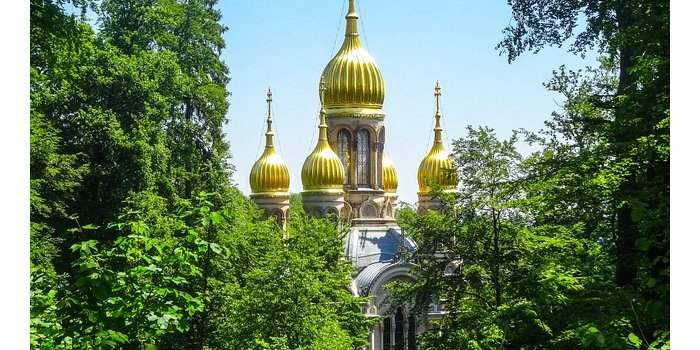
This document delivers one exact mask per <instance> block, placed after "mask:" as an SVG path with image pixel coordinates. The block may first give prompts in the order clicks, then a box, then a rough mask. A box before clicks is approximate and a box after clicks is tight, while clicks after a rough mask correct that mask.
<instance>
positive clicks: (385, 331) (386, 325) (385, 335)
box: [382, 317, 391, 350]
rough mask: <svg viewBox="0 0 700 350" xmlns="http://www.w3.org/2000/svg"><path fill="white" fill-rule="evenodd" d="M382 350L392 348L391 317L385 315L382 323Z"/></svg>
mask: <svg viewBox="0 0 700 350" xmlns="http://www.w3.org/2000/svg"><path fill="white" fill-rule="evenodd" d="M382 350H391V317H385V318H384V322H383V324H382Z"/></svg>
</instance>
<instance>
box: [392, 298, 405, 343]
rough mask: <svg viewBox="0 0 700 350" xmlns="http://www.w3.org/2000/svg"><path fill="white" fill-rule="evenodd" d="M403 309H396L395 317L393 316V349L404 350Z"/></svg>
mask: <svg viewBox="0 0 700 350" xmlns="http://www.w3.org/2000/svg"><path fill="white" fill-rule="evenodd" d="M403 319H404V316H403V308H400V307H399V308H397V309H396V316H394V323H395V328H394V329H395V331H394V349H396V350H399V349H400V350H404V349H406V343H405V341H404V334H403Z"/></svg>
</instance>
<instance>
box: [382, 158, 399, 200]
mask: <svg viewBox="0 0 700 350" xmlns="http://www.w3.org/2000/svg"><path fill="white" fill-rule="evenodd" d="M382 178H383V179H384V191H385V192H389V193H396V189H397V188H398V187H399V176H398V175H397V172H396V167H395V166H394V162H392V161H391V159H389V157H388V156H387V155H386V153H385V152H383V153H382Z"/></svg>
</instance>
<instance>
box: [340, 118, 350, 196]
mask: <svg viewBox="0 0 700 350" xmlns="http://www.w3.org/2000/svg"><path fill="white" fill-rule="evenodd" d="M338 157H340V161H341V162H342V163H343V167H345V184H346V185H347V184H349V183H350V133H349V132H348V131H347V130H340V132H339V133H338Z"/></svg>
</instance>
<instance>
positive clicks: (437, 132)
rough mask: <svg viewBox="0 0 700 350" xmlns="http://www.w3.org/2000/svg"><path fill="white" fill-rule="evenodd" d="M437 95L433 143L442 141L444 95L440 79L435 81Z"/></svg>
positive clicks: (435, 94)
mask: <svg viewBox="0 0 700 350" xmlns="http://www.w3.org/2000/svg"><path fill="white" fill-rule="evenodd" d="M433 95H434V96H435V128H433V131H435V137H434V139H433V143H434V144H437V143H442V127H441V126H440V117H441V115H440V96H442V88H440V81H436V82H435V92H434V93H433Z"/></svg>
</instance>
